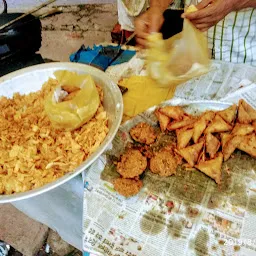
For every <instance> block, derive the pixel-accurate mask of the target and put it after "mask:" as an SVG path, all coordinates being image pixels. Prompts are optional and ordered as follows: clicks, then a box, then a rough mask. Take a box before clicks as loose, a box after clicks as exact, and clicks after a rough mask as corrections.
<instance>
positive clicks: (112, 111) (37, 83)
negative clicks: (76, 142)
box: [0, 62, 123, 203]
mask: <svg viewBox="0 0 256 256" xmlns="http://www.w3.org/2000/svg"><path fill="white" fill-rule="evenodd" d="M56 70H69V71H75V72H77V73H80V74H90V75H91V76H92V77H93V78H94V81H95V82H96V83H97V85H100V86H101V87H102V89H103V92H104V101H103V105H104V108H105V110H106V112H107V115H108V118H109V133H108V135H107V137H106V138H105V140H104V141H103V143H102V144H101V145H100V147H99V148H98V149H97V150H96V152H94V153H93V154H92V155H91V156H90V157H88V158H87V159H86V161H84V162H83V163H82V164H81V165H80V166H79V167H77V168H76V169H75V170H74V172H71V173H68V174H66V175H65V176H63V177H61V178H59V179H57V180H56V181H54V182H51V183H49V184H46V185H44V186H42V187H40V188H36V189H33V190H30V191H27V192H22V193H15V194H11V195H0V203H7V202H14V201H18V200H21V199H25V198H29V197H33V196H36V195H39V194H42V193H45V192H47V191H49V190H51V189H54V188H56V187H58V186H60V185H61V184H63V183H65V182H67V181H68V180H70V179H72V178H73V177H75V176H76V175H78V174H80V173H81V172H83V171H84V170H86V168H88V167H89V166H90V165H91V164H92V163H93V162H94V161H95V160H96V159H97V158H98V157H99V156H100V155H101V154H102V153H103V152H104V150H105V149H106V148H107V147H108V146H109V145H110V144H111V142H112V140H113V139H114V137H115V135H116V133H117V131H118V128H119V126H120V123H121V120H122V115H123V100H122V94H121V92H120V90H119V88H118V87H117V85H116V84H115V83H114V82H113V81H111V79H110V78H109V77H108V76H107V75H106V74H105V73H104V72H103V71H100V70H98V69H96V68H94V67H91V66H88V65H85V64H77V63H59V62H58V63H47V64H40V65H35V66H32V67H29V68H24V69H21V70H19V71H16V72H13V73H10V74H8V75H6V76H3V77H0V96H6V97H12V95H13V94H14V93H15V92H19V93H21V94H28V93H30V92H35V91H38V90H40V89H41V87H42V85H43V84H44V83H45V82H46V81H47V80H48V79H49V78H50V77H52V78H54V75H53V73H54V72H55V71H56ZM0 153H1V152H0Z"/></svg>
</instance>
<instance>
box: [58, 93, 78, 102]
mask: <svg viewBox="0 0 256 256" xmlns="http://www.w3.org/2000/svg"><path fill="white" fill-rule="evenodd" d="M78 93H79V90H77V91H74V92H71V93H69V94H68V95H67V96H66V97H65V98H63V100H62V101H68V100H72V99H73V98H74V97H75V96H76V95H77V94H78Z"/></svg>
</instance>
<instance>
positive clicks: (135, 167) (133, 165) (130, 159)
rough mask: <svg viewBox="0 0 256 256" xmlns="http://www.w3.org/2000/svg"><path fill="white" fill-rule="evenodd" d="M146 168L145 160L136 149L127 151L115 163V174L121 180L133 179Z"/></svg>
mask: <svg viewBox="0 0 256 256" xmlns="http://www.w3.org/2000/svg"><path fill="white" fill-rule="evenodd" d="M146 168H147V158H146V157H144V156H143V155H142V154H141V153H140V151H139V150H137V149H128V150H127V151H126V152H125V153H124V154H123V155H122V156H121V161H120V162H118V163H117V172H118V173H119V174H120V175H121V176H122V177H123V178H134V177H137V176H139V175H141V174H142V173H143V172H144V171H145V169H146Z"/></svg>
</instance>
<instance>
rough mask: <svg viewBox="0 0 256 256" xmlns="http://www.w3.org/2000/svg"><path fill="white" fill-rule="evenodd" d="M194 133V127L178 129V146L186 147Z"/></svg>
mask: <svg viewBox="0 0 256 256" xmlns="http://www.w3.org/2000/svg"><path fill="white" fill-rule="evenodd" d="M193 133H194V130H193V129H189V130H186V129H180V130H176V135H177V148H178V149H180V148H185V147H186V146H187V145H188V143H189V142H190V140H191V138H192V135H193Z"/></svg>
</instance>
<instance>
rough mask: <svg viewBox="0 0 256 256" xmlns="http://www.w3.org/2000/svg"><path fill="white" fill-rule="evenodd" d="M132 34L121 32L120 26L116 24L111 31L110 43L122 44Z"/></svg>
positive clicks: (130, 32) (125, 31)
mask: <svg viewBox="0 0 256 256" xmlns="http://www.w3.org/2000/svg"><path fill="white" fill-rule="evenodd" d="M132 33H133V32H132V31H127V30H122V29H121V25H120V24H118V23H117V24H116V25H115V26H114V28H113V30H112V31H111V38H112V43H117V44H124V43H125V42H126V40H127V39H128V38H129V37H130V36H131V35H132Z"/></svg>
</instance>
